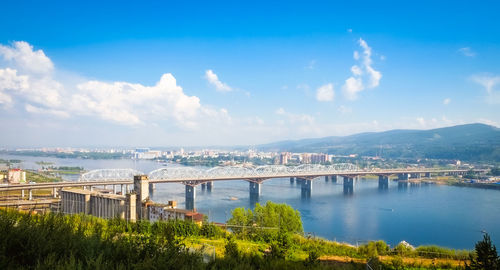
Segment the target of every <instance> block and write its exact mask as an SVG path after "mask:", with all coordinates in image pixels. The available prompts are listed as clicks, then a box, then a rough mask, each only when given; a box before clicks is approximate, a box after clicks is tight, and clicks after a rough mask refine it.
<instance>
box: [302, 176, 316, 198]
mask: <svg viewBox="0 0 500 270" xmlns="http://www.w3.org/2000/svg"><path fill="white" fill-rule="evenodd" d="M312 187H313V180H312V179H302V183H301V190H300V191H301V196H302V198H303V199H308V198H311V193H312Z"/></svg>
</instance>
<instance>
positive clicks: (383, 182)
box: [378, 175, 389, 189]
mask: <svg viewBox="0 0 500 270" xmlns="http://www.w3.org/2000/svg"><path fill="white" fill-rule="evenodd" d="M388 188H389V176H387V175H379V176H378V189H388Z"/></svg>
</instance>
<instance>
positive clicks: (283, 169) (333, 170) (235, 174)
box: [0, 163, 484, 208]
mask: <svg viewBox="0 0 500 270" xmlns="http://www.w3.org/2000/svg"><path fill="white" fill-rule="evenodd" d="M467 171H469V170H466V169H450V170H437V169H432V168H411V169H372V170H361V169H359V168H358V167H357V166H356V165H354V164H350V163H340V164H334V165H317V164H304V165H300V166H282V165H266V166H259V167H244V166H225V167H215V168H210V169H203V168H194V167H168V168H161V169H158V170H154V171H152V172H150V173H149V174H147V175H146V174H145V173H143V172H141V171H137V170H133V169H100V170H93V171H89V172H87V173H84V174H82V175H81V177H80V179H79V180H78V181H74V182H69V181H66V182H51V183H36V184H16V185H6V186H0V192H2V191H13V190H21V191H22V197H24V191H25V190H27V191H28V199H30V200H31V199H32V190H35V189H52V190H53V192H52V193H53V196H54V197H57V195H58V190H60V189H61V188H65V187H83V188H84V189H87V188H88V189H92V188H93V187H95V186H104V187H106V186H112V187H113V191H114V192H115V193H116V192H117V189H116V187H119V188H120V191H121V192H122V194H125V193H127V192H129V191H130V190H131V189H132V188H131V185H133V184H134V176H137V175H146V176H147V177H143V180H142V182H143V183H142V184H141V186H143V187H144V188H142V189H147V191H148V194H149V191H150V190H152V188H153V187H154V185H155V184H158V183H181V184H184V185H185V187H186V206H187V208H189V207H188V206H189V205H193V206H194V200H195V198H196V189H195V187H196V186H198V185H201V186H202V189H205V188H206V189H207V190H209V191H211V189H212V187H213V183H214V182H216V181H235V180H244V181H247V182H249V191H250V197H251V198H254V199H255V198H258V196H259V195H260V193H261V185H262V183H263V182H264V181H266V180H269V179H273V178H289V179H290V182H291V183H293V182H295V181H296V182H297V183H298V184H300V185H301V189H302V194H303V195H304V196H310V194H311V190H312V183H313V181H314V180H315V179H318V178H320V177H324V178H325V180H326V181H328V180H332V181H335V182H336V181H337V179H338V177H342V178H343V185H344V190H345V191H347V192H352V189H353V185H354V179H356V178H357V177H359V176H365V175H376V176H378V178H379V188H382V189H384V188H387V187H388V185H389V178H390V176H393V175H397V180H399V181H402V182H404V181H406V182H408V180H410V179H418V178H420V177H421V176H422V175H424V177H426V178H431V176H432V175H444V174H447V175H462V174H465V173H466V172H467ZM475 171H476V172H484V170H475ZM145 183H146V185H145ZM137 188H138V187H137V186H135V187H134V189H137Z"/></svg>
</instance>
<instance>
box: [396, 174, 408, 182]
mask: <svg viewBox="0 0 500 270" xmlns="http://www.w3.org/2000/svg"><path fill="white" fill-rule="evenodd" d="M408 179H409V174H408V173H400V174H398V180H403V181H404V180H408Z"/></svg>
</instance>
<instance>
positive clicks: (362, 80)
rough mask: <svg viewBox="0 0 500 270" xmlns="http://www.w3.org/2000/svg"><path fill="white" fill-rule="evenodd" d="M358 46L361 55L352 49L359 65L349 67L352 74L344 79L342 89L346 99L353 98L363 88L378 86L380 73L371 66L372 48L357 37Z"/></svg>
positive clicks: (380, 77)
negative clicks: (361, 50)
mask: <svg viewBox="0 0 500 270" xmlns="http://www.w3.org/2000/svg"><path fill="white" fill-rule="evenodd" d="M358 43H359V46H360V47H361V48H362V49H363V52H362V55H361V54H360V53H359V52H358V51H354V54H353V58H354V60H356V61H359V62H360V63H359V65H354V66H352V67H351V73H352V76H351V77H349V78H347V79H346V80H345V83H344V85H343V86H342V91H343V93H344V96H345V97H346V98H347V99H350V100H354V99H356V98H357V97H358V93H359V92H361V91H363V90H364V89H373V88H376V87H378V86H379V84H380V80H381V79H382V73H381V72H380V71H378V70H376V69H375V68H373V60H372V48H371V47H370V46H368V43H366V41H364V40H363V39H361V38H360V39H359V41H358Z"/></svg>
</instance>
